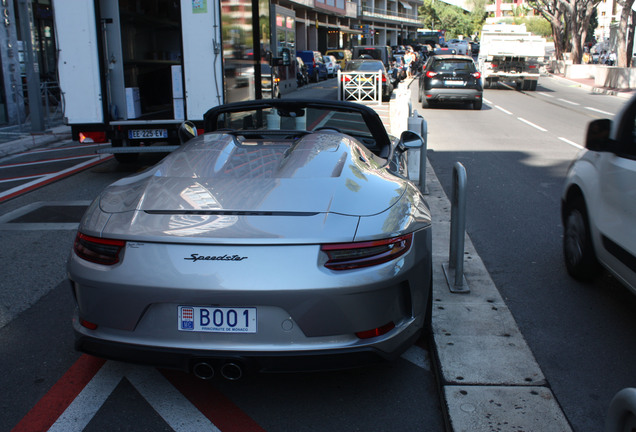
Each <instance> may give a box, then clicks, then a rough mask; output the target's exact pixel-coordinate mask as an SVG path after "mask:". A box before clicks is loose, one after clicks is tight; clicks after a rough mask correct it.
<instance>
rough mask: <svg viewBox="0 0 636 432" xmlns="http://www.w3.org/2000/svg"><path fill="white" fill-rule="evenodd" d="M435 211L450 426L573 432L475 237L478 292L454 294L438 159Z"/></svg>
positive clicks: (436, 344)
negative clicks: (448, 266) (448, 274)
mask: <svg viewBox="0 0 636 432" xmlns="http://www.w3.org/2000/svg"><path fill="white" fill-rule="evenodd" d="M426 178H427V179H428V181H427V188H428V192H429V195H428V199H427V201H428V203H429V206H430V208H431V212H432V214H433V226H434V230H433V334H432V348H433V355H432V356H431V357H432V361H433V363H434V367H435V370H436V372H437V381H438V385H439V390H440V396H441V400H442V404H443V410H444V414H445V417H446V425H447V430H448V431H471V432H472V431H482V430H504V429H501V428H505V429H508V428H512V430H528V431H531V430H532V431H537V430H540V431H543V432H552V431H554V432H567V431H572V428H571V426H570V425H569V422H568V420H567V418H566V416H565V414H564V413H563V411H562V410H561V407H560V406H559V404H558V402H557V400H556V398H555V396H554V394H553V393H552V391H551V389H550V388H549V384H548V383H547V380H546V378H545V376H544V374H543V372H542V371H541V368H540V367H539V365H538V363H537V362H536V360H535V358H534V355H533V354H532V351H531V350H530V348H529V347H528V345H527V343H526V341H525V339H524V337H523V335H522V334H521V332H520V331H519V328H518V327H517V324H516V322H515V320H514V317H513V316H512V314H511V312H510V310H509V309H508V307H507V306H506V304H505V301H504V300H503V299H502V297H501V295H500V294H499V291H498V290H497V287H496V286H495V284H494V282H493V281H492V279H491V278H490V274H489V273H488V271H487V269H486V267H485V266H484V264H483V262H482V261H481V258H480V257H479V255H478V254H477V252H476V250H475V248H474V246H473V244H472V242H471V240H470V237H469V236H468V235H466V238H465V255H464V276H465V277H466V280H467V282H468V286H469V288H470V293H459V294H456V293H455V294H454V293H451V292H450V290H449V288H448V285H447V282H446V277H445V275H444V271H443V269H442V265H443V264H447V263H448V246H449V242H450V209H451V205H450V202H449V200H448V198H447V197H446V194H445V193H444V190H443V189H442V186H441V184H440V183H439V181H438V179H437V176H436V174H435V171H434V170H433V168H432V166H431V165H430V163H428V164H427V176H426Z"/></svg>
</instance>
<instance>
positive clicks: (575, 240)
mask: <svg viewBox="0 0 636 432" xmlns="http://www.w3.org/2000/svg"><path fill="white" fill-rule="evenodd" d="M585 237H586V233H585V221H584V220H583V216H582V215H581V212H579V211H578V210H573V211H572V212H571V213H570V214H569V215H568V218H567V225H566V230H565V253H566V259H567V260H568V262H569V263H570V264H571V265H577V264H578V263H580V262H581V260H582V258H583V245H584V243H585V239H586V238H585Z"/></svg>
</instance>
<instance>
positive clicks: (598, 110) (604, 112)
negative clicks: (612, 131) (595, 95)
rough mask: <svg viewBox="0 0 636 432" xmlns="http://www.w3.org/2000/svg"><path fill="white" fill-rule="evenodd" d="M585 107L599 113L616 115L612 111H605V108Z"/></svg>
mask: <svg viewBox="0 0 636 432" xmlns="http://www.w3.org/2000/svg"><path fill="white" fill-rule="evenodd" d="M585 108H587V109H589V110H590V111H595V112H597V113H601V114H605V115H608V116H613V115H614V114H613V113H611V112H607V111H603V110H600V109H596V108H592V107H585Z"/></svg>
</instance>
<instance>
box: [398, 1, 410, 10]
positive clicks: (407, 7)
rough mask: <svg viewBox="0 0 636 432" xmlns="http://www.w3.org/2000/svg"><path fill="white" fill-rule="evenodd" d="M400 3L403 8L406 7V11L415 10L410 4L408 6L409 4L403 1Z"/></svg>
mask: <svg viewBox="0 0 636 432" xmlns="http://www.w3.org/2000/svg"><path fill="white" fill-rule="evenodd" d="M400 3H402V6H404V9H413V8H412V7H411V5H410V4H408V3H407V2H403V1H401V2H400Z"/></svg>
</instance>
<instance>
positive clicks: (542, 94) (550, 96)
mask: <svg viewBox="0 0 636 432" xmlns="http://www.w3.org/2000/svg"><path fill="white" fill-rule="evenodd" d="M537 94H540V95H541V96H545V97H549V98H553V97H554V96H552V95H551V94H547V93H543V92H537Z"/></svg>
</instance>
